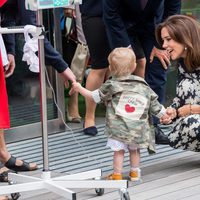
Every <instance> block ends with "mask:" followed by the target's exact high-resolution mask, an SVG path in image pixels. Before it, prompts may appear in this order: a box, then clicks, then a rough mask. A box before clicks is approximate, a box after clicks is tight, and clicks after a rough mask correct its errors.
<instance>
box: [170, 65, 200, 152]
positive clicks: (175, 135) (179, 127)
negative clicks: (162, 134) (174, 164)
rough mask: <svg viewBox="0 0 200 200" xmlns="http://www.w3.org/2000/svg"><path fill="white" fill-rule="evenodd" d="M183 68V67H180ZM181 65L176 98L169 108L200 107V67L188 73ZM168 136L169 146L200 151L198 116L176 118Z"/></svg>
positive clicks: (199, 116) (199, 122)
mask: <svg viewBox="0 0 200 200" xmlns="http://www.w3.org/2000/svg"><path fill="white" fill-rule="evenodd" d="M182 66H184V65H182ZM182 66H181V65H180V66H179V68H178V85H177V88H176V97H175V98H174V100H173V103H172V105H171V107H173V108H175V109H178V108H180V107H182V106H183V105H186V104H191V105H200V67H199V68H197V69H196V70H195V71H194V72H193V73H188V72H187V71H186V70H185V69H184V67H182ZM173 125H174V128H173V130H172V132H171V133H170V134H169V140H170V146H172V147H173V148H176V149H178V148H180V149H184V150H190V151H196V152H199V151H200V114H192V115H187V116H184V117H178V118H176V120H175V121H174V124H173Z"/></svg>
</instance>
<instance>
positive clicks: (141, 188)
mask: <svg viewBox="0 0 200 200" xmlns="http://www.w3.org/2000/svg"><path fill="white" fill-rule="evenodd" d="M103 128H104V126H101V125H100V126H99V127H98V129H99V134H98V136H96V137H93V138H91V137H90V138H89V137H88V136H83V134H82V133H81V130H78V131H77V132H76V134H75V137H77V138H78V141H79V142H81V144H82V145H83V146H84V151H85V152H84V155H82V156H81V155H79V154H80V148H78V146H77V145H78V144H77V141H76V148H74V145H75V144H73V141H72V140H70V139H72V137H71V136H70V134H69V133H68V134H67V133H60V134H57V135H53V136H50V138H49V140H50V169H51V170H52V174H53V175H54V176H57V175H60V174H61V173H63V172H65V173H66V172H67V173H72V174H73V173H76V172H79V171H86V170H91V169H95V168H99V167H100V168H101V169H102V170H103V176H106V175H107V174H108V173H110V172H111V171H112V152H111V151H110V150H109V149H105V143H106V138H105V137H104V135H103ZM69 141H70V142H69ZM63 144H65V146H66V144H68V148H66V147H64V146H63ZM19 146H20V148H19ZM58 147H59V148H58ZM90 148H92V150H91V149H90ZM9 149H10V151H11V152H12V153H13V154H15V155H17V156H18V155H19V156H20V157H21V158H23V159H26V160H27V159H28V161H36V162H37V163H39V166H40V170H38V171H36V172H34V173H30V172H29V173H25V174H28V175H31V176H39V175H40V173H41V169H42V155H41V141H40V139H38V138H37V139H33V140H30V141H23V142H20V143H17V144H11V145H9ZM26 149H29V150H30V149H31V152H30V151H29V150H26ZM73 149H74V150H73ZM157 149H158V153H157V154H156V155H154V156H148V155H147V152H146V151H142V156H141V159H142V162H141V169H142V182H140V183H133V182H129V188H128V192H129V195H130V198H131V200H150V199H151V200H185V199H186V200H198V199H200V157H199V154H198V153H194V152H186V151H180V150H174V149H172V148H170V147H168V146H157ZM77 151H78V152H79V153H77ZM66 154H70V156H66ZM85 154H88V155H89V157H92V156H94V158H95V160H91V161H90V162H88V160H85V159H86V158H85ZM58 155H59V156H58ZM75 158H76V159H75ZM94 158H93V159H94ZM84 160H85V161H84ZM98 160H100V164H98V165H97V163H96V162H98ZM128 166H129V164H128V155H126V159H125V166H124V168H125V170H124V171H125V174H124V177H125V178H126V177H127V173H128V171H129V167H128ZM0 190H1V187H0ZM73 191H75V192H76V193H77V200H117V199H120V196H119V191H118V190H116V189H115V190H114V189H105V194H104V195H103V196H96V193H95V191H94V189H87V188H86V189H78V188H75V189H73ZM20 199H21V200H24V199H26V200H64V198H61V197H59V196H58V195H56V194H53V193H49V192H48V191H45V190H43V191H36V192H24V193H21V197H20V198H19V200H20Z"/></svg>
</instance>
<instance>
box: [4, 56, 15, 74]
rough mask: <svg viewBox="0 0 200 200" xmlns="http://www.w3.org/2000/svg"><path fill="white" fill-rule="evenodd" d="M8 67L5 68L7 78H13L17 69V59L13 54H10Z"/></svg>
mask: <svg viewBox="0 0 200 200" xmlns="http://www.w3.org/2000/svg"><path fill="white" fill-rule="evenodd" d="M8 61H9V63H8V65H6V66H5V72H4V73H5V77H6V78H8V77H9V76H11V75H12V74H13V72H14V69H15V57H14V55H12V54H8Z"/></svg>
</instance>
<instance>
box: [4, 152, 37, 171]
mask: <svg viewBox="0 0 200 200" xmlns="http://www.w3.org/2000/svg"><path fill="white" fill-rule="evenodd" d="M5 166H6V167H7V168H8V169H11V170H13V171H15V172H25V171H33V170H36V169H37V168H38V167H37V165H36V166H35V168H31V167H30V164H29V163H27V162H25V161H24V160H22V165H20V166H18V165H16V158H15V157H14V156H11V157H10V159H9V160H8V161H7V162H6V163H5Z"/></svg>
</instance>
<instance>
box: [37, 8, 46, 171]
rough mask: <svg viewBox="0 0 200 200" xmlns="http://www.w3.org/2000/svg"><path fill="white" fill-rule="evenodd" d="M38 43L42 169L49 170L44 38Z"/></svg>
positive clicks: (40, 14)
mask: <svg viewBox="0 0 200 200" xmlns="http://www.w3.org/2000/svg"><path fill="white" fill-rule="evenodd" d="M37 25H43V16H42V10H38V11H37ZM38 45H39V48H38V57H39V66H40V104H41V105H40V109H41V126H42V148H43V171H49V156H48V155H49V152H48V132H47V100H46V78H45V61H44V40H42V39H39V44H38Z"/></svg>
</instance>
